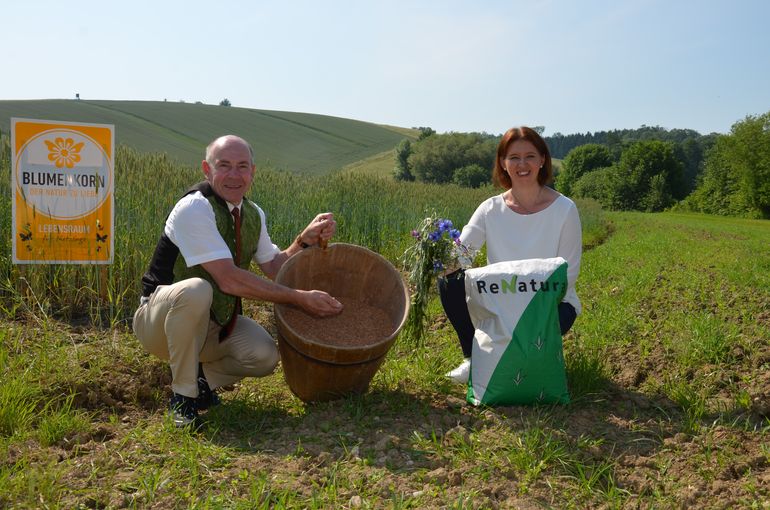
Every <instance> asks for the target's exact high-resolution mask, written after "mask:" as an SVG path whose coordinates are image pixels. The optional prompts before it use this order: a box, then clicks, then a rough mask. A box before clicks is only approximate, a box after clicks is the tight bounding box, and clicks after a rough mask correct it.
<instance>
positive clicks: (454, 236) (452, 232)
mask: <svg viewBox="0 0 770 510" xmlns="http://www.w3.org/2000/svg"><path fill="white" fill-rule="evenodd" d="M449 237H451V238H452V239H454V240H455V241H456V240H458V239H460V231H459V230H457V229H456V228H453V229H451V230H450V231H449Z"/></svg>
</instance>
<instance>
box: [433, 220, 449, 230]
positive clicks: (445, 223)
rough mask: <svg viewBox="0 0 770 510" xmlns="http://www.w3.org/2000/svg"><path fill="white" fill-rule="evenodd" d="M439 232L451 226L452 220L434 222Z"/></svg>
mask: <svg viewBox="0 0 770 510" xmlns="http://www.w3.org/2000/svg"><path fill="white" fill-rule="evenodd" d="M436 226H437V227H438V230H439V232H442V233H443V232H446V231H448V230H449V229H451V228H452V220H443V219H442V220H438V221H437V222H436Z"/></svg>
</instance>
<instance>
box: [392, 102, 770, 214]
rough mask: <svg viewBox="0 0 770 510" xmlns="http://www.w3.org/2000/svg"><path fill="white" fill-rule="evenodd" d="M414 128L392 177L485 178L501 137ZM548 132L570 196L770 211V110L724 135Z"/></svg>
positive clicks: (561, 184)
mask: <svg viewBox="0 0 770 510" xmlns="http://www.w3.org/2000/svg"><path fill="white" fill-rule="evenodd" d="M418 129H419V130H420V135H419V137H418V138H417V140H414V141H411V140H408V139H405V140H403V141H402V142H401V143H400V144H399V145H398V147H397V148H396V167H395V171H394V176H395V178H396V179H397V180H404V181H413V180H417V181H421V182H432V183H455V184H459V185H461V186H469V187H479V186H482V185H486V184H488V183H489V182H490V180H491V168H492V165H493V163H494V158H495V150H496V148H497V144H498V142H499V140H500V136H496V135H489V134H487V133H454V132H453V133H447V134H437V133H436V132H435V131H433V130H432V129H430V128H424V127H423V128H418ZM543 129H544V128H543V127H542V126H538V128H537V130H538V131H539V132H541V133H542V131H543ZM545 139H546V142H547V143H548V144H549V149H551V150H552V156H553V157H556V158H558V157H559V156H558V155H557V154H561V153H558V152H556V151H555V150H554V146H556V147H557V150H564V148H565V147H567V146H571V148H570V149H569V151H568V152H566V153H564V157H563V161H562V164H561V168H557V173H556V177H555V182H554V187H555V188H556V189H557V190H558V191H560V192H561V193H563V194H565V195H567V196H574V197H576V198H593V199H595V200H597V201H598V202H599V203H601V204H602V206H603V207H605V208H607V209H611V210H637V211H648V212H655V211H662V210H665V209H670V208H676V209H679V210H690V211H700V212H705V213H711V214H721V215H734V216H745V217H754V218H770V112H768V113H765V114H763V115H758V116H748V117H746V118H745V119H743V120H741V121H738V122H736V123H735V124H734V125H733V126H732V129H731V131H730V133H728V134H725V135H720V134H717V133H711V134H708V135H701V134H700V133H698V132H697V131H694V130H691V129H672V130H666V129H664V128H661V127H659V126H655V127H649V126H642V127H641V128H639V129H634V130H615V131H601V132H597V133H594V134H591V133H586V134H585V135H580V134H577V135H568V136H565V135H561V134H560V133H557V134H555V135H554V136H552V137H546V138H545Z"/></svg>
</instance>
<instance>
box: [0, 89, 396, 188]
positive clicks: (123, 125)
mask: <svg viewBox="0 0 770 510" xmlns="http://www.w3.org/2000/svg"><path fill="white" fill-rule="evenodd" d="M11 117H18V118H31V119H41V120H52V121H56V120H66V121H70V122H88V123H98V124H113V125H115V141H116V143H118V144H121V143H122V144H125V145H127V146H130V147H132V148H134V149H136V150H138V151H140V152H143V153H147V152H157V153H166V154H168V156H169V157H170V158H171V159H172V160H174V161H177V162H180V163H183V164H186V165H192V166H195V167H198V166H200V162H201V160H202V159H203V156H204V149H205V147H206V145H207V144H208V143H209V142H210V141H211V140H213V139H214V138H216V137H217V136H221V135H224V134H236V135H239V136H242V137H243V138H245V139H246V140H248V141H249V142H250V143H251V145H252V148H253V149H254V154H255V160H256V162H257V163H258V164H259V165H261V166H271V167H273V168H278V169H286V170H291V171H300V172H304V173H312V174H324V173H326V172H328V171H330V170H334V169H339V168H342V167H343V166H345V165H347V164H350V163H354V162H356V161H360V160H362V159H366V158H368V157H370V156H373V155H375V154H379V153H381V152H383V151H386V150H390V149H392V148H393V147H395V146H396V144H398V142H399V141H401V140H402V139H403V138H405V137H409V136H410V130H397V129H395V128H391V127H385V126H378V125H376V124H371V123H368V122H361V121H356V120H350V119H342V118H339V117H330V116H326V115H315V114H308V113H293V112H279V111H270V110H257V109H251V108H237V107H223V106H213V105H204V104H192V103H178V102H158V101H85V100H83V101H75V100H64V99H51V100H34V101H0V130H2V131H3V132H4V133H6V134H7V133H9V132H10V119H11Z"/></svg>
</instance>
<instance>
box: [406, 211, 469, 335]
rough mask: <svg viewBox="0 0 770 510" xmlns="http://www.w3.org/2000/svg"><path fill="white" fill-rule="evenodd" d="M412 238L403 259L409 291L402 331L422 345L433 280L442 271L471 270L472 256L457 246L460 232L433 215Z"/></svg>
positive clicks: (426, 219) (447, 222)
mask: <svg viewBox="0 0 770 510" xmlns="http://www.w3.org/2000/svg"><path fill="white" fill-rule="evenodd" d="M412 237H413V238H414V241H415V242H414V244H413V245H412V246H410V247H409V248H407V249H406V251H405V252H404V257H403V261H404V267H405V269H406V271H407V272H408V274H409V283H410V286H411V287H412V289H413V294H412V306H411V308H410V309H409V317H408V318H407V321H406V324H405V325H404V329H405V331H406V335H407V337H409V338H411V339H412V340H413V341H414V342H415V343H416V344H422V341H423V337H424V335H425V331H426V329H427V308H428V300H429V297H430V291H431V289H432V288H433V284H434V282H435V280H436V278H437V276H438V275H439V274H441V273H442V272H444V271H445V270H446V269H453V268H459V267H463V268H468V267H471V263H472V261H473V253H471V251H470V250H469V249H468V248H467V247H466V246H464V245H463V244H462V243H461V242H460V231H459V230H457V229H456V228H454V225H453V224H452V221H451V220H448V219H444V218H438V217H436V216H435V215H431V216H428V217H427V218H425V219H424V220H423V221H422V222H421V223H420V225H419V227H418V228H417V229H415V230H412Z"/></svg>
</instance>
